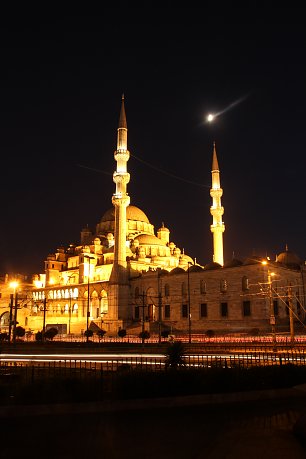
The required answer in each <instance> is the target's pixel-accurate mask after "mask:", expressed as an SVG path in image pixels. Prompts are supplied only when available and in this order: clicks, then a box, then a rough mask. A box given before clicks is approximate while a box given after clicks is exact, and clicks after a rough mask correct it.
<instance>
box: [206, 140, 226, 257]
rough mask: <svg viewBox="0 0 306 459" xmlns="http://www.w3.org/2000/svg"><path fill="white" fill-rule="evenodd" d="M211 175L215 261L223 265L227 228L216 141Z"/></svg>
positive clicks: (211, 210) (211, 211)
mask: <svg viewBox="0 0 306 459" xmlns="http://www.w3.org/2000/svg"><path fill="white" fill-rule="evenodd" d="M211 175H212V186H211V189H210V196H211V197H212V200H213V202H212V206H211V207H210V213H211V215H212V217H213V224H212V225H211V226H210V231H211V232H212V234H213V261H214V262H216V263H219V264H220V265H221V266H223V265H224V256H223V232H224V230H225V226H224V223H223V221H222V215H223V213H224V208H223V207H222V206H221V196H222V194H223V190H222V188H221V187H220V170H219V164H218V158H217V151H216V143H215V142H214V143H213V159H212V168H211Z"/></svg>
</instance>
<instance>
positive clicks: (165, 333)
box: [160, 330, 170, 338]
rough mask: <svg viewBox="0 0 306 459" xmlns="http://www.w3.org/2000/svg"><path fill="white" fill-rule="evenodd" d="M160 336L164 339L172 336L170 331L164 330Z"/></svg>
mask: <svg viewBox="0 0 306 459" xmlns="http://www.w3.org/2000/svg"><path fill="white" fill-rule="evenodd" d="M160 335H161V337H162V338H168V336H169V335H170V330H162V332H161V334H160Z"/></svg>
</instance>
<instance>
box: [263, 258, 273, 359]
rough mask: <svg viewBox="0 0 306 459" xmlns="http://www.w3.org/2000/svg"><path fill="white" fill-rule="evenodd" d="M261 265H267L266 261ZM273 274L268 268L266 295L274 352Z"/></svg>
mask: <svg viewBox="0 0 306 459" xmlns="http://www.w3.org/2000/svg"><path fill="white" fill-rule="evenodd" d="M262 264H263V265H267V262H266V261H263V262H262ZM273 276H275V273H273V272H271V271H270V269H269V268H268V294H269V305H270V307H269V312H270V325H271V332H272V345H273V350H274V351H275V350H276V334H275V315H274V304H273V290H272V277H273Z"/></svg>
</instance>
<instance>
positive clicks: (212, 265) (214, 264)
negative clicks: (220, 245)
mask: <svg viewBox="0 0 306 459" xmlns="http://www.w3.org/2000/svg"><path fill="white" fill-rule="evenodd" d="M219 268H222V266H221V265H220V264H219V263H217V262H215V261H212V262H211V263H207V265H205V266H204V269H205V270H209V269H219Z"/></svg>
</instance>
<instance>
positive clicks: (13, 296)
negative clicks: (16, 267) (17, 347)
mask: <svg viewBox="0 0 306 459" xmlns="http://www.w3.org/2000/svg"><path fill="white" fill-rule="evenodd" d="M10 287H11V288H12V289H13V292H14V293H13V294H11V302H10V323H9V342H10V341H11V333H12V324H13V342H14V343H15V341H16V324H17V309H18V293H17V287H18V282H17V281H13V282H11V283H10ZM13 307H14V319H13Z"/></svg>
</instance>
